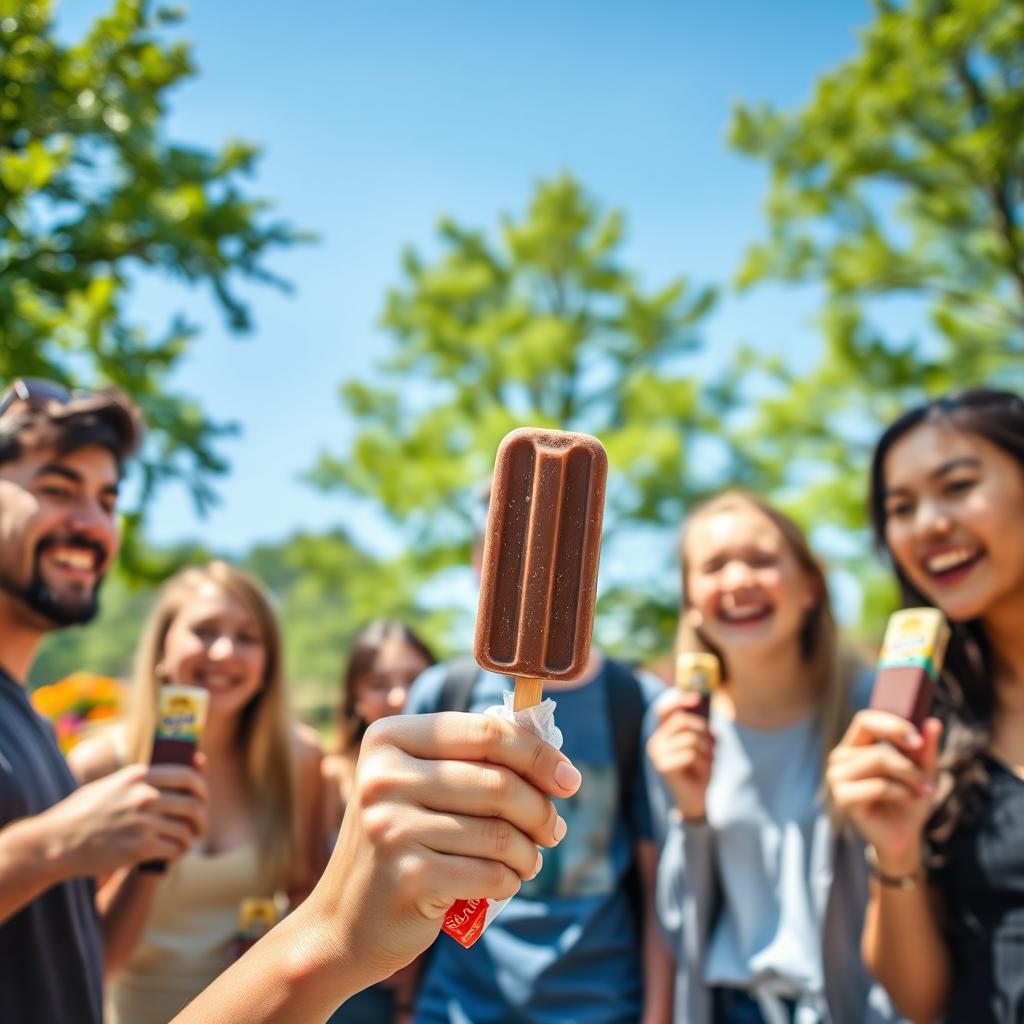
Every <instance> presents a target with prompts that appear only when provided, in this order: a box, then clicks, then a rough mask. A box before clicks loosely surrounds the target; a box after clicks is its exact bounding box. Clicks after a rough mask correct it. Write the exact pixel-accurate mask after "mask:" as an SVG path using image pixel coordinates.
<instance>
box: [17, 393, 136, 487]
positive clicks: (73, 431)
mask: <svg viewBox="0 0 1024 1024" xmlns="http://www.w3.org/2000/svg"><path fill="white" fill-rule="evenodd" d="M141 439H142V417H141V415H140V413H139V410H138V408H137V407H136V406H135V404H134V403H133V402H132V401H131V400H130V399H129V398H128V397H127V396H126V395H124V394H123V393H122V392H120V391H118V390H116V389H115V388H108V389H104V390H102V391H94V392H74V393H71V394H70V395H69V398H68V400H67V401H66V402H64V401H58V400H51V401H47V402H45V403H42V404H32V403H30V402H16V403H14V404H13V405H12V408H11V410H10V411H9V412H7V413H6V414H5V415H4V416H3V417H2V418H0V465H2V464H3V463H5V462H13V461H15V460H17V459H20V458H21V457H22V456H23V455H25V454H26V453H27V452H29V451H32V450H34V449H38V448H41V447H45V446H47V445H49V446H52V447H53V448H54V449H56V451H57V453H58V454H59V455H62V456H63V455H70V454H71V453H72V452H76V451H79V450H80V449H82V448H88V447H92V446H96V447H100V448H105V449H106V450H107V451H109V452H110V454H111V455H113V457H114V459H115V460H116V462H117V465H118V469H119V470H120V471H122V472H123V470H124V463H125V461H126V460H127V459H129V458H130V457H131V456H132V455H134V454H135V452H136V451H137V450H138V447H139V444H140V443H141Z"/></svg>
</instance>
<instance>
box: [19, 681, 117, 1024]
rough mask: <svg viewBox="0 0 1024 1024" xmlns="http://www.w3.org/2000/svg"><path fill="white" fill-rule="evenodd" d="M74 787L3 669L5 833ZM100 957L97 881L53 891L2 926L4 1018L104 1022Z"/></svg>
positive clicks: (24, 1022) (35, 1022) (40, 1023)
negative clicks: (19, 820)
mask: <svg viewBox="0 0 1024 1024" xmlns="http://www.w3.org/2000/svg"><path fill="white" fill-rule="evenodd" d="M74 788H75V780H74V778H73V777H72V775H71V772H70V771H69V770H68V767H67V764H66V763H65V761H64V758H63V756H62V755H61V752H60V750H59V749H58V747H57V743H56V740H55V739H54V736H53V730H52V729H51V728H50V726H49V725H48V724H47V723H46V722H44V721H43V719H41V718H40V717H39V715H37V714H36V712H35V711H34V710H33V709H32V706H31V705H30V704H29V702H28V696H27V695H26V693H25V690H24V688H23V687H21V686H19V685H18V684H17V683H16V682H14V680H13V679H11V677H10V676H9V675H8V674H7V673H6V672H4V671H3V669H0V828H3V827H4V826H5V825H8V824H10V822H12V821H16V820H17V819H18V818H24V817H28V816H30V815H34V814H40V813H41V812H42V811H45V810H47V809H48V808H50V807H52V806H53V805H54V804H55V803H58V802H59V801H61V800H63V799H64V798H65V797H66V796H68V795H69V794H70V793H71V792H72V791H73V790H74ZM102 955H103V949H102V945H101V939H100V931H99V921H98V919H97V916H96V909H95V885H94V883H93V881H92V880H91V879H85V878H76V879H71V880H70V881H67V882H62V883H60V884H59V885H55V886H53V888H51V889H48V890H47V891H46V892H44V893H43V894H42V895H41V896H39V897H38V898H37V899H35V900H34V901H33V902H32V903H30V904H28V906H26V907H23V908H22V909H21V910H19V911H18V912H17V913H16V914H14V915H13V916H12V917H10V918H8V919H7V920H6V921H4V922H3V923H2V924H0V1021H10V1022H12V1024H13V1022H14V1021H17V1022H18V1024H101V1022H102V1019H103V997H102V978H103V975H102Z"/></svg>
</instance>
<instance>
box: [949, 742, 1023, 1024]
mask: <svg viewBox="0 0 1024 1024" xmlns="http://www.w3.org/2000/svg"><path fill="white" fill-rule="evenodd" d="M983 760H984V762H985V767H986V768H987V769H988V773H989V780H990V782H989V785H988V787H987V788H986V791H985V793H984V796H983V797H982V801H983V802H982V805H981V809H980V813H979V814H978V815H977V816H976V817H975V818H974V819H973V821H972V823H971V824H970V825H968V826H966V827H964V828H961V829H958V830H957V832H956V834H955V835H954V836H953V838H952V839H951V840H950V842H949V846H948V848H947V851H946V862H945V864H944V866H943V867H942V868H940V869H939V870H938V871H936V872H934V874H933V877H932V881H933V883H934V884H935V885H936V886H937V887H938V890H939V892H940V893H941V895H942V899H943V901H944V903H945V910H946V929H947V939H948V942H949V948H950V952H951V954H952V969H953V983H952V988H951V990H950V994H949V1005H948V1008H947V1010H946V1020H947V1021H950V1022H953V1021H956V1022H961V1021H969V1022H970V1024H1020V1022H1022V1021H1024V779H1020V778H1018V777H1017V775H1015V774H1014V773H1013V772H1012V771H1010V769H1009V768H1007V767H1006V765H1004V764H1003V763H1002V762H1000V761H997V760H996V759H995V758H993V757H989V756H987V755H983Z"/></svg>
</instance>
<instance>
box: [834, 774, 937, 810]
mask: <svg viewBox="0 0 1024 1024" xmlns="http://www.w3.org/2000/svg"><path fill="white" fill-rule="evenodd" d="M919 797H920V794H919V792H918V790H917V789H914V788H911V787H910V786H906V785H904V784H903V783H901V782H894V781H893V780H891V779H884V778H867V779H859V780H856V781H852V782H840V783H837V784H836V785H834V786H833V787H832V798H833V800H834V801H835V805H836V807H837V808H838V809H839V810H841V811H847V810H851V809H855V808H859V807H863V806H866V805H869V804H878V803H889V804H909V803H913V802H914V801H915V800H918V799H919Z"/></svg>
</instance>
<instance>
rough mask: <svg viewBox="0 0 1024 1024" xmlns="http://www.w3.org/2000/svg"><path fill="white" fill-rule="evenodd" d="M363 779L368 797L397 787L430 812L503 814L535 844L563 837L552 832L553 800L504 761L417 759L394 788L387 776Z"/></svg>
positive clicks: (555, 820) (554, 826)
mask: <svg viewBox="0 0 1024 1024" xmlns="http://www.w3.org/2000/svg"><path fill="white" fill-rule="evenodd" d="M546 745H547V744H545V746H546ZM371 771H372V769H371ZM363 781H364V782H365V785H364V791H368V792H369V796H370V797H371V799H372V798H373V797H374V796H375V795H378V794H377V792H376V791H377V790H378V789H379V788H383V789H385V790H388V789H390V790H391V792H390V793H381V794H379V795H396V796H397V795H398V788H399V787H401V797H402V799H403V800H405V801H412V802H414V803H416V804H419V806H421V807H423V808H425V809H426V810H429V811H436V812H439V813H442V814H455V815H471V816H473V817H475V818H502V819H504V820H505V821H506V822H507V823H508V824H509V825H510V826H512V827H514V828H516V829H518V830H519V831H520V832H522V833H524V834H525V835H527V836H529V837H530V840H531V841H532V843H533V844H535V845H538V846H554V845H555V844H556V843H557V842H558V839H560V838H561V836H558V835H556V832H557V829H558V813H557V812H556V810H555V807H554V804H552V803H551V801H550V800H549V799H548V798H547V797H545V796H544V794H543V793H540V792H539V791H538V790H537V789H535V788H534V787H533V786H532V785H530V783H528V782H526V781H524V780H523V779H521V778H520V777H519V776H518V775H517V774H516V773H515V772H514V771H512V770H511V769H509V768H505V767H503V766H502V765H498V764H488V763H479V762H478V763H472V762H466V761H432V762H419V763H417V764H416V765H415V770H414V771H412V772H410V773H403V774H402V775H399V776H397V777H394V778H393V787H394V788H393V789H392V788H391V786H390V785H389V783H388V782H387V781H386V780H380V781H379V782H375V781H374V780H373V779H365V780H363Z"/></svg>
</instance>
